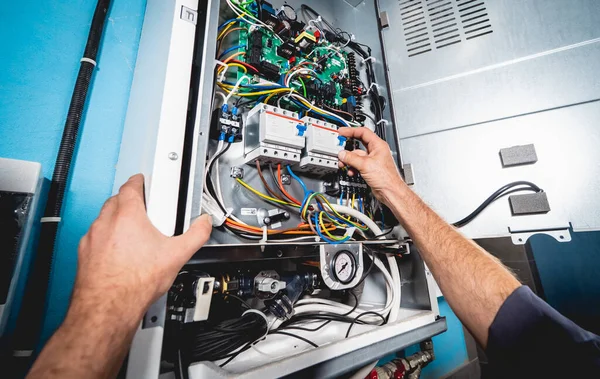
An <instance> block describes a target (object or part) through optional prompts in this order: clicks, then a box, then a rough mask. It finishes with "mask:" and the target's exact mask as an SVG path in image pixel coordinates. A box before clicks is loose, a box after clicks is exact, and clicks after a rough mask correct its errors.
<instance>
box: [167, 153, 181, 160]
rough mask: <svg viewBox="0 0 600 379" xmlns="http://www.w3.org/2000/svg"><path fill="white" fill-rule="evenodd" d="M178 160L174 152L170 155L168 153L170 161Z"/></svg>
mask: <svg viewBox="0 0 600 379" xmlns="http://www.w3.org/2000/svg"><path fill="white" fill-rule="evenodd" d="M178 158H179V155H177V153H176V152H174V151H173V152H170V153H169V159H170V160H172V161H176V160H177V159H178Z"/></svg>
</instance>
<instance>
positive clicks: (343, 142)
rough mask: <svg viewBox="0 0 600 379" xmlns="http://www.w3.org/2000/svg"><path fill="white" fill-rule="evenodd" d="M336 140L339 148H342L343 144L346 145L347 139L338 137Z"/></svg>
mask: <svg viewBox="0 0 600 379" xmlns="http://www.w3.org/2000/svg"><path fill="white" fill-rule="evenodd" d="M338 140H339V141H340V144H339V146H344V144H346V141H347V140H348V138H346V137H344V136H338Z"/></svg>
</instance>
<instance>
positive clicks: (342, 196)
mask: <svg viewBox="0 0 600 379" xmlns="http://www.w3.org/2000/svg"><path fill="white" fill-rule="evenodd" d="M343 200H344V191H342V193H341V194H340V205H343V204H344V203H343Z"/></svg>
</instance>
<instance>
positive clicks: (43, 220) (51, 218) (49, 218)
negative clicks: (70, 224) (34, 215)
mask: <svg viewBox="0 0 600 379" xmlns="http://www.w3.org/2000/svg"><path fill="white" fill-rule="evenodd" d="M61 220H62V218H60V217H42V218H41V219H40V222H41V223H44V222H56V223H57V224H58V223H59V222H60V221H61Z"/></svg>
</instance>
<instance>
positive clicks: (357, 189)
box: [338, 171, 369, 197]
mask: <svg viewBox="0 0 600 379" xmlns="http://www.w3.org/2000/svg"><path fill="white" fill-rule="evenodd" d="M338 182H339V187H340V190H341V191H342V192H343V193H345V194H350V196H351V195H353V194H356V195H360V196H361V197H365V196H366V195H367V194H368V193H369V186H368V185H367V182H366V181H365V179H364V178H363V177H362V176H361V175H360V173H358V172H355V173H354V175H352V176H350V175H348V172H347V171H340V174H339V175H338Z"/></svg>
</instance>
